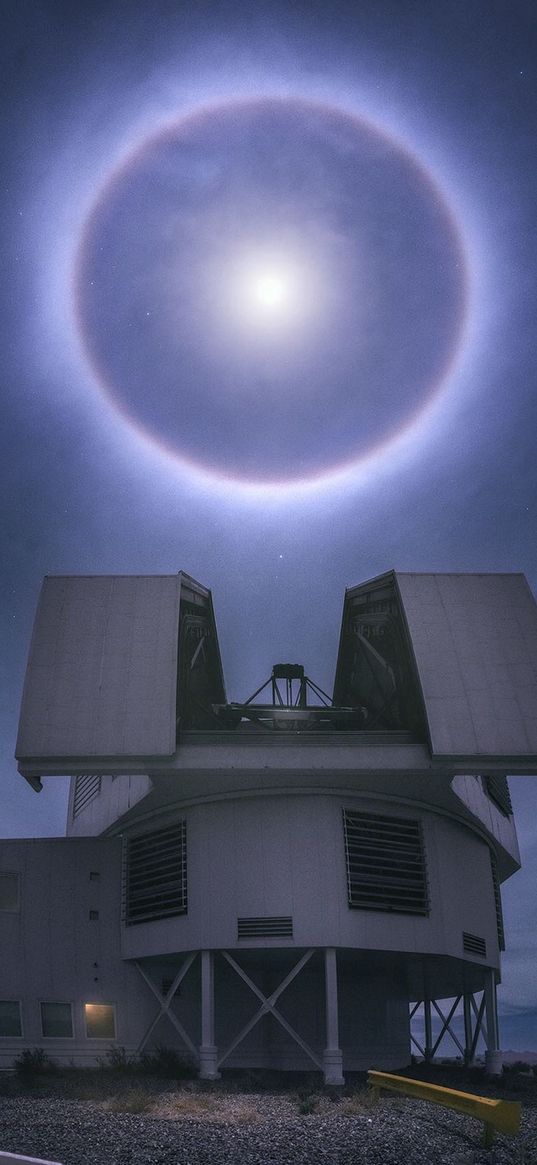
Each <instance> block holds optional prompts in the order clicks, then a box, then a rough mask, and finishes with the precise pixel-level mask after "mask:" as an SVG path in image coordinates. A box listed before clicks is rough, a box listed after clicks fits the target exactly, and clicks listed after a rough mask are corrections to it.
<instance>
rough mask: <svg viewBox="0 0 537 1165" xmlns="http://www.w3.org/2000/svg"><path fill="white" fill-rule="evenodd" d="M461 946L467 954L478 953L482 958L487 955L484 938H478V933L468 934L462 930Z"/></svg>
mask: <svg viewBox="0 0 537 1165" xmlns="http://www.w3.org/2000/svg"><path fill="white" fill-rule="evenodd" d="M462 946H463V950H465V951H467V952H468V954H469V955H480V956H481V958H482V959H486V957H487V944H486V942H485V940H484V938H480V937H479V935H478V934H468V933H467V931H465V930H463V932H462Z"/></svg>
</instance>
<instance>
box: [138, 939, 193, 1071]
mask: <svg viewBox="0 0 537 1165" xmlns="http://www.w3.org/2000/svg"><path fill="white" fill-rule="evenodd" d="M197 954H198V952H197V951H191V952H190V954H189V955H188V956H187V958H186V959H185V961H184V963H182V965H181V967H180V968H179V970H178V972H177V974H176V976H175V979H174V980H173V982H172V984H171V987H170V989H169V991H167V992H166V994H165V995H163V994H162V992H161V991H159V989H158V987H157V985H156V984H155V983H154V982H153V980H152V979H151V978H150V976H149V975H148V974H147V972H146V970H145V968H144V967H143V966H142V964H141V963H139V962H138V961H135V964H134V965H135V967H136V968H137V970H138V971H139V972H140V975H141V976H142V979H143V980H144V982H145V983H147V986H148V987H149V989H150V991H152V993H153V995H154V996H155V998H156V999H157V1000H158V1002H159V1004H160V1008H159V1011H158V1012H157V1014H156V1016H155V1018H154V1019H153V1020H152V1022H151V1023H150V1025H149V1027H148V1029H147V1031H146V1032H145V1034H144V1035H143V1036H142V1039H141V1040H140V1043H139V1044H138V1047H137V1049H136V1050H137V1052H138V1054H139V1053H140V1052H141V1051H143V1049H144V1047H145V1045H146V1044H147V1041H148V1040H149V1038H150V1036H151V1035H152V1034H153V1032H154V1030H155V1028H156V1026H157V1024H158V1023H159V1021H160V1020H161V1019H162V1016H163V1015H165V1016H166V1017H167V1019H169V1021H170V1023H171V1024H173V1026H174V1028H175V1030H176V1031H177V1032H178V1033H179V1035H180V1036H181V1039H182V1040H183V1042H184V1043H185V1044H186V1046H187V1048H188V1050H189V1052H191V1053H192V1055H193V1056H194V1059H195V1060H196V1062H198V1060H199V1053H198V1049H197V1047H196V1045H195V1043H194V1042H193V1040H191V1038H190V1036H189V1034H188V1032H187V1031H185V1028H184V1027H183V1025H182V1023H181V1022H180V1020H179V1019H178V1018H177V1016H176V1015H175V1013H174V1012H173V1011H172V1010H171V1003H172V999H173V997H174V995H175V992H176V991H177V988H178V987H179V986H180V984H181V983H182V981H183V979H184V977H185V975H186V974H187V972H188V971H189V970H190V968H191V966H192V963H193V962H194V959H195V958H196V956H197Z"/></svg>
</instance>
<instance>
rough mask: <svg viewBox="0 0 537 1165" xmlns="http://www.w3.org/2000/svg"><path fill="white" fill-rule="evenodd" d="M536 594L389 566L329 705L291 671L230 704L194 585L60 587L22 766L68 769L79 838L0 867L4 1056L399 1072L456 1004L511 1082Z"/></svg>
mask: <svg viewBox="0 0 537 1165" xmlns="http://www.w3.org/2000/svg"><path fill="white" fill-rule="evenodd" d="M536 649H537V609H536V606H535V603H534V600H533V597H532V595H531V593H530V591H529V590H528V587H527V584H526V582H525V580H524V578H523V576H522V575H494V574H492V575H476V574H474V575H464V574H462V575H461V574H448V575H432V574H399V573H396V572H390V573H388V574H385V575H382V576H381V577H379V578H376V579H373V580H371V581H369V582H367V583H364V584H361V585H359V586H357V587H354V588H352V589H350V590H348V591H347V592H346V595H345V601H344V608H343V619H342V628H341V636H340V645H339V653H338V660H337V667H336V677H335V684H334V693H333V698H329V697H327V696H326V695H325V693H323V692H321V690H320V689H319V688H318V687H317V686H316V685H315V684H314V683H313V682H312V681H310V680H309V679H308V677H306V676H305V675H304V673H303V669H302V668H301V667H300V666H298V665H295V664H279V665H276V666H275V667H274V669H273V672H272V674H271V676H270V678H269V680H268V681H267V683H266V684H265V685H262V687H261V688H260V689H259V691H258V692H257V693H255V694H254V696H253V697H251V698H250V700H247V701H246V702H245V703H243V704H239V703H228V702H227V701H226V696H225V690H224V681H223V674H222V667H221V662H220V654H219V649H218V641H217V635H216V627H215V621H214V615H213V609H212V602H211V595H210V592H209V591H208V590H207V589H206V588H205V587H203V586H201V585H200V584H198V583H196V582H195V581H194V580H193V579H191V578H190V577H189V576H187V575H185V574H179V575H174V576H153V577H125V576H121V577H63V578H60V577H53V578H47V579H45V582H44V584H43V589H42V592H41V598H40V601H39V606H38V611H37V616H36V622H35V627H34V634H33V639H32V644H31V648H30V656H29V662H28V669H27V675H26V682H25V688H24V694H23V700H22V709H21V720H20V730H19V739H18V743H17V757H18V761H19V769H20V771H21V773H22V774H23V775H24V776H25V777H26V779H27V780H28V781H30V783H31V784H32V785H33V787H34V788H36V789H39V787H40V785H41V778H42V777H44V776H53V775H66V774H67V775H69V776H70V777H71V793H70V802H69V820H68V830H67V833H68V836H67V837H65V838H58V839H52V840H50V839H46V840H38V841H8V842H4V843H2V847H1V853H0V928H1V931H2V936H1V937H2V946H3V950H4V951H5V952H8V957H7V958H6V960H5V965H4V967H3V969H2V971H1V972H0V1062H2V1063H4V1064H7V1063H9V1062H11V1061H12V1060H13V1058H14V1057H15V1056H17V1055H18V1054H19V1053H20V1051H21V1049H23V1048H24V1047H32V1046H35V1045H36V1044H39V1045H40V1046H46V1048H47V1050H48V1051H49V1052H50V1054H51V1055H52V1056H54V1057H55V1058H56V1059H57V1060H60V1061H61V1060H65V1061H71V1060H73V1061H74V1062H75V1063H91V1062H94V1060H95V1057H96V1056H98V1055H102V1054H103V1049H105V1050H106V1048H108V1047H109V1045H110V1044H114V1043H117V1044H119V1045H122V1046H124V1047H125V1048H126V1049H127V1051H129V1052H134V1051H143V1050H144V1049H148V1050H150V1049H151V1048H152V1047H154V1046H155V1045H158V1044H160V1045H162V1044H165V1045H168V1046H175V1047H177V1048H179V1049H181V1050H184V1051H185V1052H186V1053H187V1054H188V1056H189V1057H191V1058H192V1059H193V1060H194V1061H195V1062H196V1063H197V1064H198V1065H199V1070H200V1075H201V1076H202V1077H204V1078H208V1079H211V1078H214V1077H215V1076H217V1075H218V1073H219V1071H220V1070H221V1069H222V1068H225V1067H232V1066H253V1067H269V1068H284V1069H287V1068H288V1069H303V1068H311V1067H317V1068H319V1069H321V1070H322V1071H323V1072H324V1078H325V1080H326V1081H327V1082H328V1083H333V1084H337V1083H341V1082H342V1080H343V1073H344V1071H345V1070H346V1069H347V1070H353V1069H362V1068H368V1067H371V1066H373V1065H375V1066H377V1067H384V1068H394V1067H399V1066H402V1065H404V1064H406V1063H408V1060H409V1057H410V1023H409V1003H414V1004H416V1003H417V1002H418V1001H421V1002H422V1004H423V1015H424V1027H425V1034H424V1048H423V1050H424V1053H425V1054H426V1055H431V1054H432V1051H433V1039H432V1027H431V1014H432V1009H433V1008H435V1007H437V1006H438V1001H439V1000H443V999H447V998H458V999H459V1000H460V1002H461V1006H462V1009H463V1016H464V1036H463V1037H462V1039H463V1045H462V1050H463V1053H464V1055H465V1056H466V1058H467V1059H472V1057H473V1056H474V1055H475V1052H476V1048H477V1041H478V1039H479V1038H480V1037H483V1038H484V1040H485V1043H486V1047H487V1050H488V1059H489V1066H490V1067H491V1068H492V1069H494V1067H495V1066H497V1063H498V1049H499V1040H498V1025H497V1015H496V983H497V982H498V980H499V962H500V950H501V949H502V947H503V928H502V918H501V899H500V883H501V882H502V881H503V880H505V878H507V877H509V876H510V875H511V874H512V873H513V872H514V871H515V870H516V869H517V868H518V849H517V842H516V834H515V829H514V822H513V817H512V812H511V804H510V800H509V792H508V787H507V780H506V776H505V774H506V773H507V772H510V773H524V774H531V773H535V772H536V771H537V668H536V662H535V661H536V660H537V650H536Z"/></svg>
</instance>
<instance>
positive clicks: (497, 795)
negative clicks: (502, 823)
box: [483, 776, 513, 817]
mask: <svg viewBox="0 0 537 1165" xmlns="http://www.w3.org/2000/svg"><path fill="white" fill-rule="evenodd" d="M483 785H484V787H485V793H486V794H487V797H490V799H491V801H494V804H495V805H497V806H498V809H500V810H501V812H502V813H503V815H504V817H511V815H512V812H513V806H512V803H511V794H510V792H509V785H508V784H507V777H502V776H499V777H483Z"/></svg>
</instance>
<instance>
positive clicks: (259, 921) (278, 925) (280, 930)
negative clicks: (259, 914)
mask: <svg viewBox="0 0 537 1165" xmlns="http://www.w3.org/2000/svg"><path fill="white" fill-rule="evenodd" d="M292 937H293V919H292V918H238V919H237V938H238V939H241V938H292Z"/></svg>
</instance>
